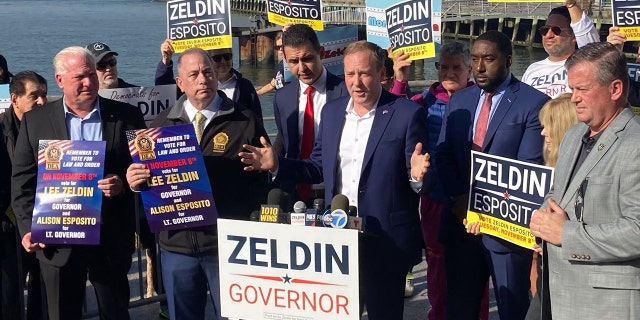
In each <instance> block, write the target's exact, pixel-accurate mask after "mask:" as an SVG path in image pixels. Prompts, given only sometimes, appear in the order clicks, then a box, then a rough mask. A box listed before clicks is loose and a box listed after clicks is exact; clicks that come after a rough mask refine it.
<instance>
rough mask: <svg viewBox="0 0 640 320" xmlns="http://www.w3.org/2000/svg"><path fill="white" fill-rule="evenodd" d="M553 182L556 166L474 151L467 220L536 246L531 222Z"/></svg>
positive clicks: (527, 244) (512, 240)
mask: <svg viewBox="0 0 640 320" xmlns="http://www.w3.org/2000/svg"><path fill="white" fill-rule="evenodd" d="M552 183H553V168H550V167H545V166H541V165H536V164H531V163H527V162H523V161H518V160H512V159H508V158H504V157H498V156H494V155H490V154H485V153H480V152H476V151H472V152H471V188H470V196H469V210H468V213H467V221H468V222H479V223H480V232H482V233H485V234H489V235H493V236H496V237H499V238H502V239H504V240H507V241H510V242H512V243H515V244H517V245H520V246H523V247H525V248H532V247H533V245H534V244H535V239H534V237H533V235H532V234H531V232H529V221H530V219H531V215H532V213H533V211H534V210H536V209H538V208H539V207H540V205H541V204H542V203H543V202H544V198H545V196H546V195H547V193H548V192H549V190H550V188H551V184H552Z"/></svg>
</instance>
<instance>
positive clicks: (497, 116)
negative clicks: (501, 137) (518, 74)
mask: <svg viewBox="0 0 640 320" xmlns="http://www.w3.org/2000/svg"><path fill="white" fill-rule="evenodd" d="M515 79H516V78H515V77H514V76H513V75H512V76H511V83H509V85H508V86H507V89H506V90H505V91H504V95H503V96H502V99H500V103H499V104H498V106H497V107H496V108H497V109H496V111H495V112H494V114H493V117H491V121H489V127H488V128H487V134H486V136H485V138H484V142H483V144H482V150H485V148H486V147H487V145H489V142H490V141H491V140H493V136H494V135H495V134H496V130H498V127H499V126H500V123H501V122H502V120H503V119H504V117H505V116H506V115H507V113H508V112H509V109H511V105H512V104H513V103H514V102H515V101H516V94H515V93H516V92H517V91H518V90H519V86H518V85H517V84H516V83H514V80H515Z"/></svg>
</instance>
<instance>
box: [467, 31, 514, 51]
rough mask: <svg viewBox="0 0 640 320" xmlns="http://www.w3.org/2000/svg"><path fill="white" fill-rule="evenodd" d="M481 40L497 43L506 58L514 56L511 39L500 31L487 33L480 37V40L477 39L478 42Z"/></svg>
mask: <svg viewBox="0 0 640 320" xmlns="http://www.w3.org/2000/svg"><path fill="white" fill-rule="evenodd" d="M480 40H484V41H489V42H493V43H495V44H496V45H497V46H498V50H499V51H500V52H502V53H503V54H504V55H505V56H511V55H513V48H512V46H511V40H510V39H509V37H507V35H506V34H504V33H502V32H500V31H497V30H490V31H487V32H485V33H483V34H481V35H479V36H478V38H476V41H480Z"/></svg>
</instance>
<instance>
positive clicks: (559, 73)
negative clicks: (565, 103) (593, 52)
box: [522, 0, 600, 98]
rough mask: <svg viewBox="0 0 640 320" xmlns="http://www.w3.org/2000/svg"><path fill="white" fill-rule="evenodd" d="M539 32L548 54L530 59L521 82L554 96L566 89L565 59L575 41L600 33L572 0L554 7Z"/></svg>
mask: <svg viewBox="0 0 640 320" xmlns="http://www.w3.org/2000/svg"><path fill="white" fill-rule="evenodd" d="M539 32H540V36H541V37H542V45H543V46H544V50H545V51H546V52H547V54H549V57H547V58H546V59H544V60H541V61H537V62H534V63H532V64H531V65H530V66H529V67H528V68H527V70H526V71H525V72H524V74H523V75H522V82H524V83H526V84H528V85H530V86H532V87H534V88H536V89H538V90H540V92H542V93H544V94H546V95H548V96H550V97H552V98H554V97H557V96H559V95H561V94H563V93H566V92H569V88H568V87H567V76H566V70H565V68H564V62H565V61H566V60H567V58H568V57H569V56H570V55H571V54H572V53H573V52H574V51H576V45H577V46H578V47H582V46H584V45H586V44H587V43H591V42H599V41H600V34H599V33H598V30H597V29H596V27H595V25H594V24H593V22H592V21H591V19H589V16H587V14H586V13H584V12H582V9H580V6H578V4H577V3H576V1H575V0H567V1H566V2H565V6H562V7H557V8H553V9H552V10H551V12H550V13H549V17H548V18H547V21H546V23H545V25H544V26H542V27H540V29H539Z"/></svg>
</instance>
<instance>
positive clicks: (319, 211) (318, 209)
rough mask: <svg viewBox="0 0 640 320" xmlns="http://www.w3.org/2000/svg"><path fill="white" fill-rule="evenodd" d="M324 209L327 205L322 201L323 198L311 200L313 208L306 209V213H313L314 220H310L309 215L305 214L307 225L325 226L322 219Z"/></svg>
mask: <svg viewBox="0 0 640 320" xmlns="http://www.w3.org/2000/svg"><path fill="white" fill-rule="evenodd" d="M312 210H313V211H312ZM325 210H327V207H326V205H325V203H324V199H321V198H318V199H315V200H313V209H308V210H307V214H315V218H314V219H315V220H314V221H310V219H311V216H309V215H307V225H308V226H314V227H322V226H325V227H326V225H324V223H323V221H322V215H323V214H324V211H325Z"/></svg>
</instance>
